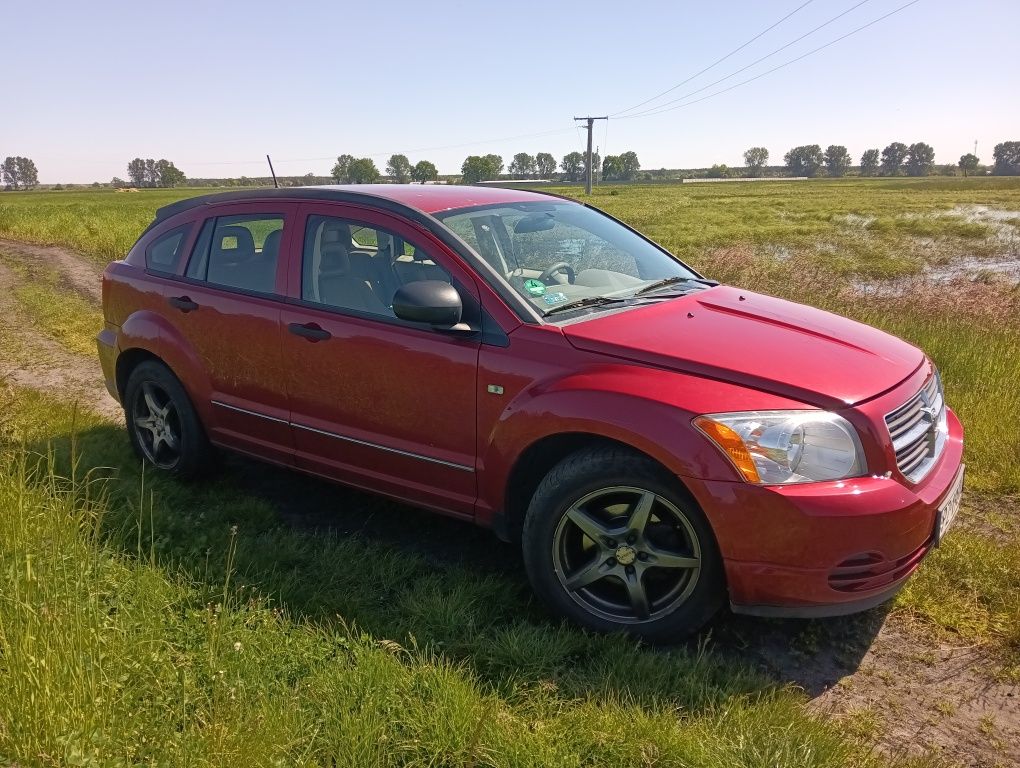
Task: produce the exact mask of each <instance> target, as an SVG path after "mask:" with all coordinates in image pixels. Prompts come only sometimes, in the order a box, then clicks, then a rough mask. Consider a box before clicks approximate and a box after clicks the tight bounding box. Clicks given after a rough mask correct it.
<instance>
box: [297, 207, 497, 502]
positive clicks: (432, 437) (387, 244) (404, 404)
mask: <svg viewBox="0 0 1020 768" xmlns="http://www.w3.org/2000/svg"><path fill="white" fill-rule="evenodd" d="M301 222H302V223H301V226H300V227H299V228H296V229H295V231H296V232H300V234H301V240H302V242H300V243H299V242H298V241H297V238H296V239H295V244H294V249H293V259H292V265H291V271H290V280H289V286H288V293H289V296H290V302H291V304H290V305H289V306H288V307H287V308H286V309H285V310H284V312H283V317H282V329H283V330H282V333H281V337H282V339H283V355H284V369H285V370H286V371H287V390H288V394H289V401H290V408H291V417H290V418H291V421H292V427H293V432H294V444H295V447H296V450H297V454H296V463H297V464H298V465H299V466H301V467H304V468H306V469H309V470H311V471H314V472H317V473H320V474H324V475H328V476H331V477H334V478H336V479H339V480H341V481H343V482H347V483H350V484H353V485H357V486H361V487H364V488H368V489H371V490H375V491H379V492H382V493H386V494H389V495H391V496H395V497H398V498H402V499H407V500H409V501H412V502H413V503H416V504H421V505H424V506H428V507H433V508H437V509H441V510H448V511H453V512H454V513H457V514H461V515H464V516H465V517H467V516H470V515H471V514H472V513H473V505H474V500H475V496H476V484H475V420H476V414H475V406H476V400H475V398H476V391H477V383H476V380H477V367H478V352H479V347H480V337H479V335H478V334H469V335H464V334H460V335H454V334H451V333H446V332H443V331H439V330H435V329H433V328H430V327H428V326H423V325H421V324H417V323H408V322H405V321H403V320H399V319H397V318H396V317H395V316H394V314H393V311H392V309H391V308H390V305H391V304H392V301H393V293H394V291H395V290H396V289H397V287H399V285H400V284H401V282H407V281H411V280H420V279H442V280H446V281H452V282H453V284H454V285H455V287H456V288H457V289H458V291H459V292H460V293H461V296H462V298H463V300H464V303H465V306H466V308H467V312H468V313H469V314H470V313H472V312H476V311H477V304H478V291H477V288H476V286H475V283H474V280H473V279H472V277H471V275H470V274H469V273H468V272H466V271H465V270H464V269H463V268H462V267H461V266H460V265H459V264H457V263H456V261H455V260H454V259H453V258H452V257H450V256H449V254H448V253H447V252H446V251H445V248H444V247H443V246H442V245H441V244H440V243H439V242H438V241H436V240H434V239H433V238H432V237H431V235H428V234H427V233H424V232H422V231H420V230H418V229H417V228H416V227H414V226H413V225H411V224H409V223H407V222H405V221H404V220H402V219H400V218H398V217H396V216H392V215H389V214H384V213H382V212H379V211H376V210H373V209H367V208H361V207H359V206H353V205H351V206H345V205H338V204H307V205H302V206H301Z"/></svg>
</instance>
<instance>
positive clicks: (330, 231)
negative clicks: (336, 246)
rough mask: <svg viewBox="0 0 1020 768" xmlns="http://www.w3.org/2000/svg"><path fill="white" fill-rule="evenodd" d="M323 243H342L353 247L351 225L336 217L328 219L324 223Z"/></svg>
mask: <svg viewBox="0 0 1020 768" xmlns="http://www.w3.org/2000/svg"><path fill="white" fill-rule="evenodd" d="M321 243H322V245H332V244H333V243H340V244H341V245H343V246H346V247H347V248H350V247H351V226H350V224H345V223H344V222H342V221H337V220H336V219H326V220H325V221H324V222H323V223H322V239H321Z"/></svg>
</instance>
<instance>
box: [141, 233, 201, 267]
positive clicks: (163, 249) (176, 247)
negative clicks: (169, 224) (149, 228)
mask: <svg viewBox="0 0 1020 768" xmlns="http://www.w3.org/2000/svg"><path fill="white" fill-rule="evenodd" d="M190 229H191V225H190V224H187V225H185V226H183V227H178V228H177V229H171V230H170V231H169V232H167V233H166V234H165V235H161V236H159V237H157V238H156V239H155V240H153V241H152V242H151V243H149V247H148V248H146V249H145V268H146V269H150V270H152V271H153V272H166V273H169V274H175V273H176V272H177V265H178V264H179V263H180V260H181V255H182V251H183V250H184V249H183V246H184V240H185V239H186V238H187V235H188V231H189V230H190Z"/></svg>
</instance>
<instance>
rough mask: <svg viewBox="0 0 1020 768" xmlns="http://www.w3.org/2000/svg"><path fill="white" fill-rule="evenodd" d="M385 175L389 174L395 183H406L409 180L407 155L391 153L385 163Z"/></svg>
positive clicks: (409, 167)
mask: <svg viewBox="0 0 1020 768" xmlns="http://www.w3.org/2000/svg"><path fill="white" fill-rule="evenodd" d="M386 175H387V176H391V177H392V178H393V180H394V181H396V182H397V184H406V183H407V182H409V181H410V180H411V161H410V160H408V159H407V155H391V156H390V159H389V162H387V163H386Z"/></svg>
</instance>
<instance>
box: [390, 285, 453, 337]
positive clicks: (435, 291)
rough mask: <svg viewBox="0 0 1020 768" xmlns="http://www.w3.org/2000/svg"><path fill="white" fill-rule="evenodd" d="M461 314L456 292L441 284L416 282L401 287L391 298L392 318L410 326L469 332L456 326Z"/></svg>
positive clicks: (450, 286)
mask: <svg viewBox="0 0 1020 768" xmlns="http://www.w3.org/2000/svg"><path fill="white" fill-rule="evenodd" d="M463 312H464V304H463V302H461V300H460V294H459V293H457V289H456V288H454V287H453V286H452V285H450V284H449V283H446V282H443V281H442V280H416V281H415V282H413V283H408V284H407V285H404V286H401V287H400V288H399V289H398V290H397V292H396V294H394V296H393V314H395V315H396V316H397V317H399V318H400V319H401V320H409V321H411V322H413V323H428V324H429V325H433V326H435V327H437V328H443V329H448V330H470V329H469V328H468V327H467V326H466V325H463V324H462V323H461V322H460V318H461V314H462V313H463ZM462 325H463V327H461V326H462Z"/></svg>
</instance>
